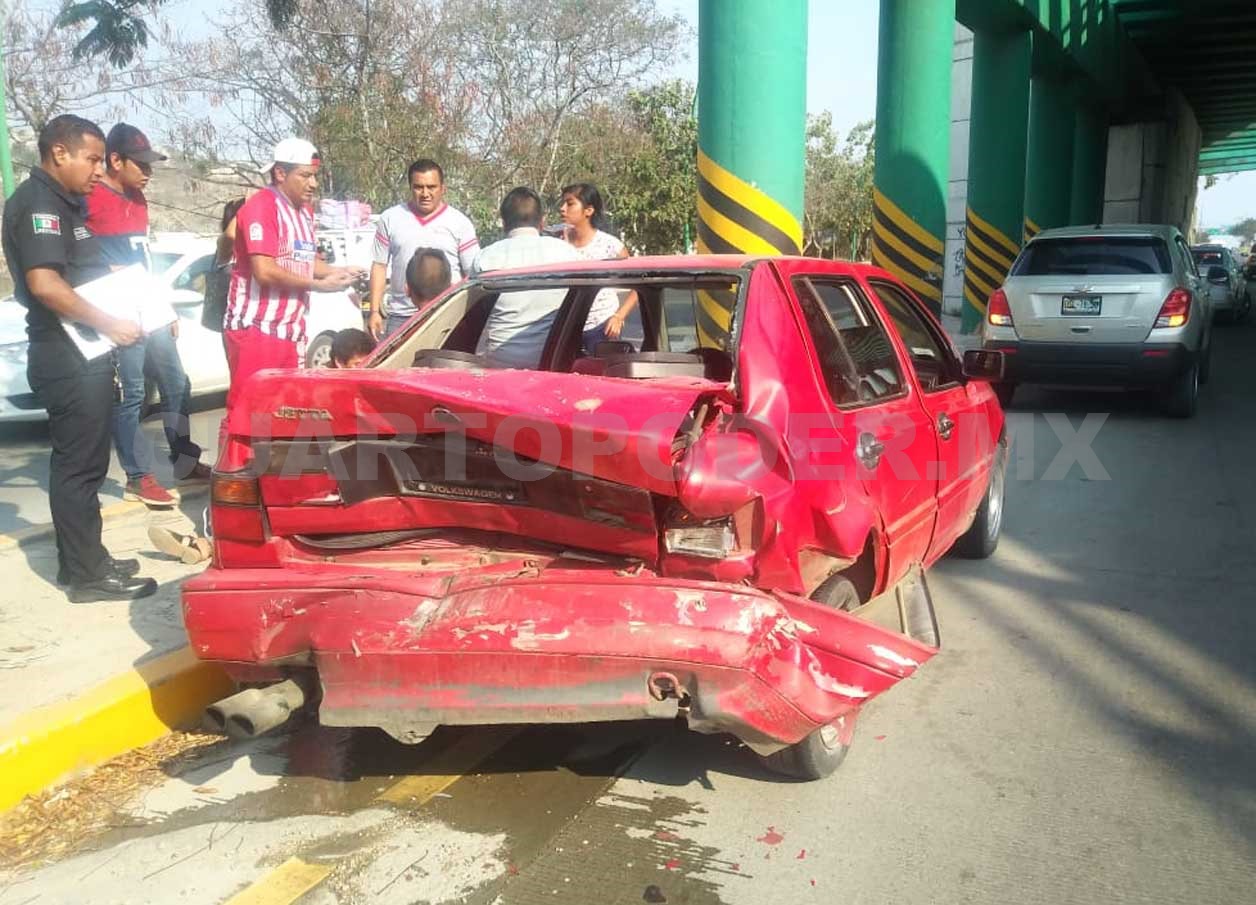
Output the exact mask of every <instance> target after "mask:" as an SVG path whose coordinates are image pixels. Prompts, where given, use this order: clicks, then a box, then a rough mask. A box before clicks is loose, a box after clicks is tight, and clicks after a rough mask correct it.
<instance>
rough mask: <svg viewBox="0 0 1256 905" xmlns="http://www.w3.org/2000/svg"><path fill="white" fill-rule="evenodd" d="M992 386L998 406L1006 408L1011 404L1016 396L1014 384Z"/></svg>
mask: <svg viewBox="0 0 1256 905" xmlns="http://www.w3.org/2000/svg"><path fill="white" fill-rule="evenodd" d="M993 386H994V395H995V396H996V397H997V398H998V400H999V405H1001V406H1003V407H1004V408H1008V407H1009V406H1010V405H1011V404H1012V397H1014V396H1015V395H1016V384H1014V383H996V384H994V385H993Z"/></svg>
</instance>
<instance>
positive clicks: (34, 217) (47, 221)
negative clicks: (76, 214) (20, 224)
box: [31, 214, 61, 236]
mask: <svg viewBox="0 0 1256 905" xmlns="http://www.w3.org/2000/svg"><path fill="white" fill-rule="evenodd" d="M31 227H32V228H33V229H34V230H35V235H37V236H38V235H45V236H59V235H61V218H60V217H58V216H57V215H56V214H31Z"/></svg>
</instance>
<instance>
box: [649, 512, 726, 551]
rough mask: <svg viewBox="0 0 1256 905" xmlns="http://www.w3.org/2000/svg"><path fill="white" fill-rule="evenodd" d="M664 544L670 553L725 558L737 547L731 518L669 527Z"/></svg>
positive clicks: (664, 533)
mask: <svg viewBox="0 0 1256 905" xmlns="http://www.w3.org/2000/svg"><path fill="white" fill-rule="evenodd" d="M663 546H664V547H665V548H666V550H667V552H668V553H680V554H682V555H686V556H701V557H703V558H704V559H724V558H725V557H727V556H728V555H729V554H731V553H732V552H733V551H734V550H735V549H737V536H736V535H735V534H734V533H733V520H732V519H731V518H723V519H717V520H715V521H713V522H705V523H703V524H695V525H684V526H681V527H675V528H668V529H666V530H665V531H664V532H663Z"/></svg>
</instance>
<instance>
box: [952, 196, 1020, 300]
mask: <svg viewBox="0 0 1256 905" xmlns="http://www.w3.org/2000/svg"><path fill="white" fill-rule="evenodd" d="M966 227H967V228H966V234H965V235H966V237H965V240H964V298H965V299H966V300H967V301H968V304H970V305H972V307H973V308H975V309H976V310H977V311H980V312H981V314H982V315H983V316H984V315H985V312H986V302H987V301H988V300H989V298H990V295H991V293H993V292H994V290H996V289H998V288H999V287H1000V286H1002V285H1003V280H1004V278H1005V277H1006V276H1007V274H1008V271H1009V270H1011V269H1012V262H1013V261H1015V260H1016V255H1017V254H1019V253H1020V246H1019V245H1017V244H1016V243H1015V242H1013V241H1012V240H1011V239H1009V238H1008V237H1007V236H1006V235H1004V234H1003V233H1002V232H1001V231H1000V230H998V229H996V228H995V227H994V226H992V225H990V223H988V222H987V221H985V220H983V219H982V218H981V217H979V216H978V215H977V214H976V213H975V212H974V211H973V209H972V208H971V207H970V208H968V217H967V222H966Z"/></svg>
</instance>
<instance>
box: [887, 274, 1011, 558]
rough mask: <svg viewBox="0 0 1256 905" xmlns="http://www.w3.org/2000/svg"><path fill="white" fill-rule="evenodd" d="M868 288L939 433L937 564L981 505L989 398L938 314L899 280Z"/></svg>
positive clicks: (988, 452) (932, 549) (990, 442)
mask: <svg viewBox="0 0 1256 905" xmlns="http://www.w3.org/2000/svg"><path fill="white" fill-rule="evenodd" d="M868 286H869V288H870V289H871V290H872V292H873V294H874V295H875V296H876V298H877V300H878V301H879V302H880V304H881V308H882V310H883V311H884V312H885V314H886V315H887V316H888V317H887V319H888V323H890V324H891V325H893V327H894V328H895V332H896V333H897V334H898V336H897V338H898V340H900V342H901V345H902V347H903V348H902V354H903V355H904V356H905V357H907V358H908V359H909V360H910V361H911V365H912V370H913V371H914V372H915V377H916V383H917V385H918V386H919V388H920V401H921V404H922V405H923V406H924V408H925V411H926V412H927V413H928V416H929V421H930V424H931V425H932V427H933V430H934V432H935V434H936V435H937V448H938V455H937V464H936V466H935V475H934V476H935V477H936V478H937V488H938V517H937V519H938V520H937V525H936V526H935V528H934V531H933V540H932V542H931V543H930V545H929V553H928V556H927V560H926V561H927V562H928V563H930V564H932V563H933V562H934V561H935V560H937V559H938V558H939V557H940V556H942V554H944V553H946V551H947V550H949V549H950V548H951V545H952V544H954V543H955V541H956V540H958V539H959V537H960V535H961V534H963V533H964V532H965V531H966V530H967V529H968V525H969V523H970V522H971V521H972V516H973V514H974V513H975V512H976V511H977V507H978V506H979V505H981V498H982V496H983V494H984V493H985V490H986V482H987V481H988V480H989V474H990V463H991V462H992V460H993V455H994V445H995V441H996V439H997V438H995V437H992V436H990V421H989V418H987V417H986V410H985V406H986V402H985V397H984V396H983V395H982V394H981V393H980V391H979V389H978V386H977V385H976V384H969V383H966V382H965V381H964V378H963V371H962V369H961V365H960V362H959V360H958V359H957V358H956V356H955V353H954V350H953V349H952V347H951V344H950V341H949V340H948V339H947V338H946V336H945V334H944V333H943V331H942V329H941V327H940V326H939V325H938V324H937V322H936V321H935V320H934V319H933V317H932V316H931V315H929V314H927V313H926V312H925V311H924V308H923V306H922V305H921V304H920V303H919V302H918V301H917V300H916V298H915V297H914V296H913V295H911V293H909V292H908V291H907V290H905V289H904V288H903V287H902V286H900V285H899V284H897V283H895V282H893V281H892V280H890V279H889V278H888V277H886V278H880V277H872V278H869V280H868Z"/></svg>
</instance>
